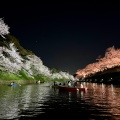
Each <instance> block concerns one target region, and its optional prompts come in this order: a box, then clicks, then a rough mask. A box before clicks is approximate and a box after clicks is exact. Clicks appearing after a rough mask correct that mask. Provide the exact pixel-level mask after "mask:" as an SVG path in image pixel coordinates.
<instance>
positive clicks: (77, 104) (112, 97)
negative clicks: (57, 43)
mask: <svg viewBox="0 0 120 120" xmlns="http://www.w3.org/2000/svg"><path fill="white" fill-rule="evenodd" d="M84 86H86V87H87V88H88V90H87V91H86V92H79V91H77V92H60V91H59V90H58V89H54V88H52V87H50V86H49V84H48V83H43V84H30V85H22V86H17V87H10V86H7V85H0V120H8V119H9V120H33V119H41V120H42V119H43V118H47V119H54V120H55V119H56V120H57V119H67V118H68V119H69V118H71V119H82V120H120V86H115V85H105V84H96V83H84Z"/></svg>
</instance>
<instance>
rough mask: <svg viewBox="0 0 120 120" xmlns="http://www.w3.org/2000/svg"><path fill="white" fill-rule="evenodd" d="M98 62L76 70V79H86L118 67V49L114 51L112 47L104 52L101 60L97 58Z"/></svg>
mask: <svg viewBox="0 0 120 120" xmlns="http://www.w3.org/2000/svg"><path fill="white" fill-rule="evenodd" d="M97 60H98V62H95V63H92V64H89V65H87V66H86V67H85V68H84V69H80V70H77V72H76V74H78V75H77V77H78V78H83V79H84V78H86V77H88V76H91V75H94V74H95V73H97V72H103V71H104V70H107V69H110V68H114V67H117V66H120V49H115V48H114V46H113V47H110V48H108V49H107V50H106V52H105V56H104V57H103V58H98V59H97Z"/></svg>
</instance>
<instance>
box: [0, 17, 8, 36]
mask: <svg viewBox="0 0 120 120" xmlns="http://www.w3.org/2000/svg"><path fill="white" fill-rule="evenodd" d="M9 28H10V27H9V26H8V25H6V24H5V23H4V21H3V19H2V18H0V35H1V36H2V37H3V38H5V37H4V35H6V34H9Z"/></svg>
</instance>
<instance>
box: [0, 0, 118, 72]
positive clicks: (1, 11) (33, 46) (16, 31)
mask: <svg viewBox="0 0 120 120" xmlns="http://www.w3.org/2000/svg"><path fill="white" fill-rule="evenodd" d="M119 6H120V4H112V3H109V2H106V3H104V4H101V3H91V4H90V3H72V2H71V3H63V4H62V3H60V4H57V3H54V4H52V3H46V4H45V3H39V2H38V3H35V2H34V3H33V2H31V3H30V2H29V3H24V4H23V3H22V4H21V3H17V2H16V3H15V4H11V5H9V6H8V7H7V6H4V7H1V8H0V18H4V22H5V23H6V24H7V25H8V26H9V27H10V29H9V31H10V34H11V35H13V36H15V37H16V38H17V39H18V40H19V42H20V44H21V45H22V46H23V47H24V48H25V49H28V50H31V51H33V52H34V53H35V54H36V55H37V56H38V57H40V58H41V60H42V61H43V64H44V65H46V66H48V67H51V68H57V69H60V70H62V71H67V72H69V73H71V74H74V73H75V72H76V71H77V70H78V69H82V68H84V67H85V66H86V65H88V64H90V63H93V62H96V59H97V58H98V57H100V56H101V57H102V56H104V54H105V51H106V49H107V48H109V47H112V46H115V48H120V10H119Z"/></svg>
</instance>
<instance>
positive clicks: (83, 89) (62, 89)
mask: <svg viewBox="0 0 120 120" xmlns="http://www.w3.org/2000/svg"><path fill="white" fill-rule="evenodd" d="M58 89H59V90H61V91H84V92H85V91H86V90H87V88H80V87H68V86H61V85H59V86H58Z"/></svg>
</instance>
